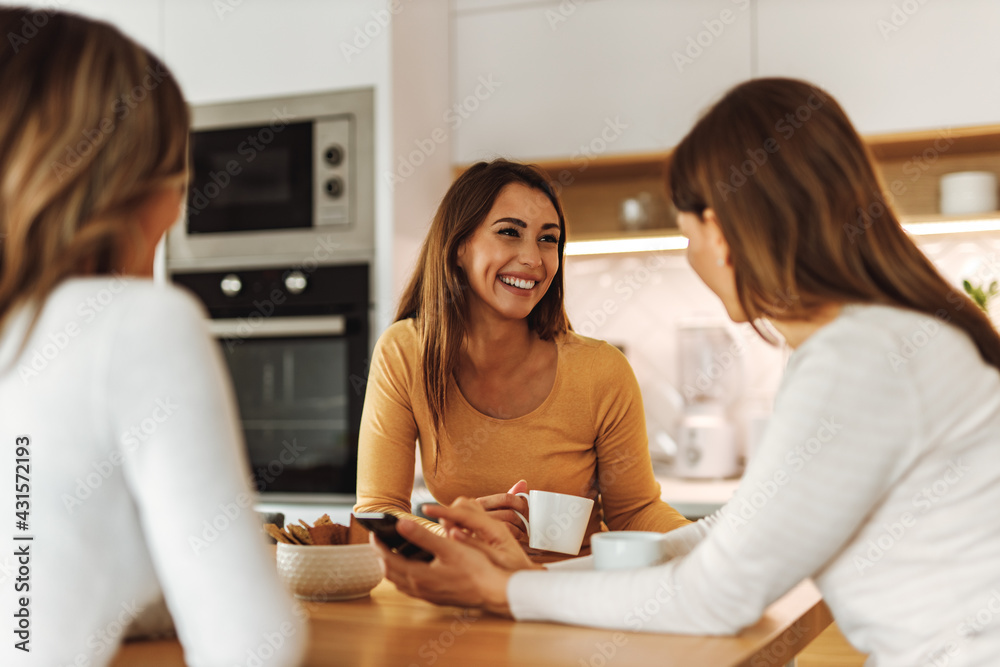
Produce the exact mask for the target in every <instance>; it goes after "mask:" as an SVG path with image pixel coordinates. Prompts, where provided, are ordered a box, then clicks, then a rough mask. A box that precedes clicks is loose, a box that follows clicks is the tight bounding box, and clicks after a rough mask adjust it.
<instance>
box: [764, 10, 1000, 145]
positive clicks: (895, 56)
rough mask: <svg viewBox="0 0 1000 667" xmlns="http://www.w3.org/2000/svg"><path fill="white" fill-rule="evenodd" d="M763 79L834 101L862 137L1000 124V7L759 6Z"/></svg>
mask: <svg viewBox="0 0 1000 667" xmlns="http://www.w3.org/2000/svg"><path fill="white" fill-rule="evenodd" d="M757 2H758V26H759V27H758V38H757V46H758V54H759V57H758V63H759V73H760V75H761V76H793V77H797V78H803V79H806V80H809V81H812V82H814V83H816V84H818V85H820V86H822V87H824V88H826V89H827V90H829V92H830V93H832V94H833V95H834V96H835V97H837V99H838V100H839V101H840V102H841V104H842V105H843V106H844V108H845V110H846V111H847V113H848V115H849V116H850V117H851V118H852V120H853V121H854V123H855V125H856V126H857V127H858V129H859V130H860V131H861V132H862V133H863V134H874V133H881V132H894V131H903V130H915V129H927V128H937V127H958V126H964V125H983V124H993V123H998V122H1000V84H998V81H997V72H1000V39H998V33H997V31H998V30H1000V2H996V0H963V1H962V2H929V1H927V0H878V1H872V0H838V2H829V1H828V0H757Z"/></svg>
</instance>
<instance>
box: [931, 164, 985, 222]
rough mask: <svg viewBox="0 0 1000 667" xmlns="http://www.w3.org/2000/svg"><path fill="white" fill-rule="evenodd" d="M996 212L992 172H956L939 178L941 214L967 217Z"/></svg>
mask: <svg viewBox="0 0 1000 667" xmlns="http://www.w3.org/2000/svg"><path fill="white" fill-rule="evenodd" d="M996 210H997V175H996V174H994V173H993V172H992V171H956V172H953V173H951V174H945V175H943V176H942V177H941V213H943V214H944V215H969V214H973V213H990V212H992V211H996Z"/></svg>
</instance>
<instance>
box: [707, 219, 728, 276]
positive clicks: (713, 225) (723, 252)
mask: <svg viewBox="0 0 1000 667" xmlns="http://www.w3.org/2000/svg"><path fill="white" fill-rule="evenodd" d="M701 219H702V222H704V223H705V233H706V239H707V241H708V246H709V247H710V248H712V249H713V251H714V253H715V258H716V263H717V264H718V265H719V266H727V265H729V264H730V261H729V242H728V241H726V237H725V235H723V233H722V226H721V225H720V224H719V218H718V217H717V216H716V215H715V211H713V210H712V209H710V208H706V209H705V211H704V212H703V213H702V214H701Z"/></svg>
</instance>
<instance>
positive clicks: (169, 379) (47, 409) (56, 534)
mask: <svg viewBox="0 0 1000 667" xmlns="http://www.w3.org/2000/svg"><path fill="white" fill-rule="evenodd" d="M28 319H29V318H28V317H27V312H26V311H22V312H21V313H19V314H18V315H17V316H16V317H15V319H14V320H13V321H11V322H10V324H9V326H7V327H5V331H4V332H3V334H2V337H0V369H2V370H0V453H2V456H0V471H2V474H0V480H2V481H0V508H2V509H3V513H2V516H3V517H4V521H3V529H2V530H0V540H2V541H3V549H2V553H3V554H4V555H3V556H0V590H2V591H3V592H2V597H0V600H2V609H0V615H2V617H3V618H4V619H5V628H6V630H5V633H4V641H3V646H2V649H0V655H2V656H3V657H2V658H0V664H3V665H33V666H34V665H37V666H39V667H43V666H44V667H53V666H56V665H59V666H62V665H91V666H94V665H106V664H108V663H109V662H110V660H111V658H112V657H113V656H114V654H115V651H116V649H117V647H118V644H119V643H120V641H121V639H122V636H123V634H124V631H125V628H126V627H127V626H128V625H129V623H130V622H131V621H132V620H133V619H134V618H135V617H136V616H138V615H139V614H141V612H142V611H143V610H144V609H145V608H147V607H148V606H149V605H150V604H152V603H153V602H154V601H155V600H157V599H158V597H159V595H160V593H161V591H162V594H163V595H164V597H165V599H166V602H167V605H168V607H169V609H170V610H171V612H172V615H173V618H174V622H175V625H176V628H177V632H178V636H179V639H180V641H181V643H182V644H183V646H184V654H185V660H186V662H187V664H189V665H196V666H199V667H209V666H211V667H217V666H219V667H221V666H225V667H232V666H233V665H246V664H258V665H264V666H267V667H284V666H286V665H296V664H299V659H300V655H301V652H302V650H303V647H304V645H305V640H306V637H305V634H306V630H305V623H304V615H303V614H302V612H301V611H300V610H299V608H298V607H297V606H296V605H295V604H294V603H293V601H292V600H291V598H290V596H289V595H288V593H287V592H286V591H285V590H284V589H283V588H282V586H281V584H280V582H279V581H278V580H277V575H276V570H275V564H274V562H273V556H269V553H268V550H267V547H266V545H265V543H264V540H263V538H262V537H261V533H260V528H259V523H258V521H257V518H256V515H255V513H254V510H253V506H252V502H253V501H254V500H255V496H254V495H253V492H252V491H251V488H250V485H249V466H248V464H247V462H246V460H245V454H244V452H243V446H242V435H241V433H240V431H239V429H238V421H237V415H236V408H235V402H234V398H233V396H232V390H231V387H230V385H229V381H228V380H227V379H226V378H227V374H226V373H225V371H224V367H223V361H222V359H221V355H220V354H219V351H218V349H217V348H216V347H215V344H214V342H213V341H212V340H211V339H210V336H209V334H208V331H207V329H206V327H205V324H204V311H203V310H202V309H201V307H200V306H199V305H198V304H197V303H196V302H195V300H194V299H193V298H192V297H190V296H188V295H187V294H185V293H183V292H181V291H180V290H178V289H176V288H173V287H160V286H154V285H153V284H152V283H151V282H150V281H148V280H135V281H122V280H120V279H118V278H113V277H98V278H88V279H74V280H69V281H67V282H65V283H63V284H62V285H60V286H59V287H58V288H57V289H56V290H55V292H54V293H53V294H52V295H51V296H50V298H49V299H48V300H47V301H46V303H45V306H44V308H43V310H42V313H41V316H40V319H39V320H38V323H37V325H36V327H35V329H34V331H33V333H32V334H31V337H30V339H29V341H28V344H27V346H26V347H25V349H24V352H23V353H22V354H21V355H20V357H19V358H17V359H14V354H15V353H16V352H17V350H18V348H19V346H20V343H21V341H22V339H23V333H24V331H25V327H26V325H27V323H28ZM21 436H27V437H28V438H29V439H30V445H29V451H30V456H29V457H28V458H30V464H29V465H30V470H29V478H30V507H29V509H28V521H27V523H28V529H27V530H25V531H22V530H19V529H17V527H16V526H15V516H14V514H15V501H16V499H15V495H16V494H15V488H14V480H15V451H16V450H15V441H16V439H17V438H18V437H21ZM22 472H23V470H22ZM12 535H19V536H26V535H30V536H33V538H34V539H33V540H32V541H30V542H29V541H18V542H15V541H13V539H12ZM25 546H27V547H28V548H29V550H30V557H29V559H28V561H29V568H30V575H29V577H28V581H27V582H21V584H24V583H27V585H28V588H27V589H24V590H22V591H20V592H18V591H17V590H16V589H15V585H16V584H17V582H16V581H15V580H16V579H17V577H18V567H20V564H19V563H18V562H17V558H14V557H13V552H14V550H15V549H16V548H23V547H25ZM22 596H23V597H26V598H29V604H28V610H29V613H30V644H29V645H28V646H29V647H30V653H25V652H23V651H21V650H18V649H16V648H14V644H15V642H17V641H19V638H18V637H16V636H15V635H12V634H11V632H10V626H11V625H12V623H11V620H12V618H14V614H15V613H17V611H18V610H19V609H20V608H21V604H20V603H21V600H20V598H21V597H22ZM15 623H16V621H15Z"/></svg>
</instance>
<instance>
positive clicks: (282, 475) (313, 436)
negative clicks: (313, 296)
mask: <svg viewBox="0 0 1000 667" xmlns="http://www.w3.org/2000/svg"><path fill="white" fill-rule="evenodd" d="M239 322H240V321H227V320H215V321H213V322H212V323H211V327H212V329H213V330H214V333H215V334H216V335H217V336H219V338H220V343H221V347H222V351H223V356H224V358H225V360H226V363H227V364H228V366H229V370H230V373H231V374H232V380H233V386H234V388H235V391H236V400H237V403H238V404H239V410H240V415H241V419H242V422H243V430H244V434H245V437H246V444H247V450H248V453H249V458H250V465H251V468H252V470H253V475H254V477H255V480H256V482H257V488H258V490H259V491H261V492H262V493H263V492H266V493H269V494H284V493H292V494H294V495H295V497H296V499H302V498H304V497H305V495H304V494H306V495H307V494H325V495H327V496H329V495H331V494H334V495H351V494H353V493H354V490H355V489H354V485H355V480H356V475H355V468H356V458H355V445H354V441H355V439H356V436H355V435H354V434H353V433H352V430H353V429H352V428H351V414H350V413H351V409H352V400H354V399H353V396H352V389H351V386H350V383H349V376H350V368H349V366H350V359H351V355H352V353H354V352H355V351H354V350H352V345H354V344H356V342H355V341H352V339H351V337H349V336H346V335H345V320H344V318H343V317H342V316H327V317H307V318H299V317H285V318H272V319H271V320H267V321H264V322H263V323H261V324H260V325H259V326H258V327H257V328H256V329H255V330H254V332H253V335H252V336H248V337H243V338H234V337H233V336H232V335H231V334H232V333H233V327H234V326H235V327H239V326H240V324H239ZM242 326H246V323H245V321H242ZM272 497H273V495H272Z"/></svg>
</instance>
